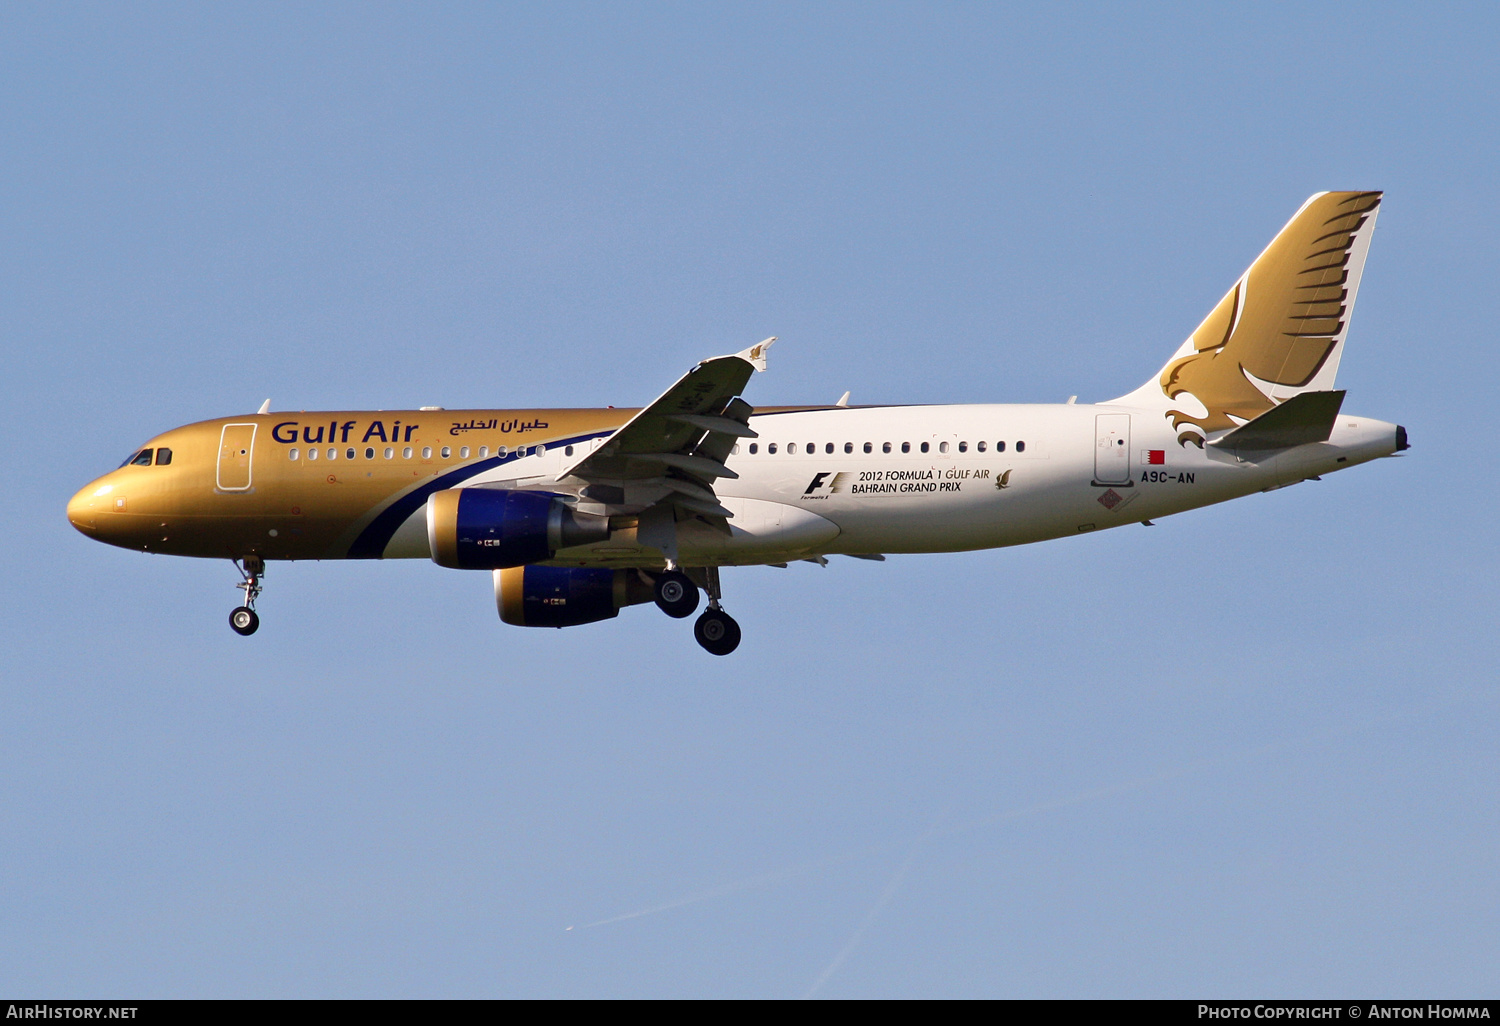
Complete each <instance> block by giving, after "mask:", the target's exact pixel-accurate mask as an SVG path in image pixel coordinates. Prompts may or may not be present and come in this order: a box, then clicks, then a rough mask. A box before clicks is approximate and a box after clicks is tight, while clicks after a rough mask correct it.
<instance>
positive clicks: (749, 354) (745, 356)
mask: <svg viewBox="0 0 1500 1026" xmlns="http://www.w3.org/2000/svg"><path fill="white" fill-rule="evenodd" d="M775 341H776V336H775V335H772V336H771V337H770V338H768V339H766V340H765V341H764V342H757V343H755V345H753V346H751V347H750V348H749V349H745V350H742V351H741V352H738V353H735V354H734V355H735V356H738V357H739V358H740V359H741V360H744V361H745V362H747V363H748V364H750V366H752V367H754V368H755V369H756V370H758V371H763V370H765V369H766V350H767V349H770V348H771V343H772V342H775Z"/></svg>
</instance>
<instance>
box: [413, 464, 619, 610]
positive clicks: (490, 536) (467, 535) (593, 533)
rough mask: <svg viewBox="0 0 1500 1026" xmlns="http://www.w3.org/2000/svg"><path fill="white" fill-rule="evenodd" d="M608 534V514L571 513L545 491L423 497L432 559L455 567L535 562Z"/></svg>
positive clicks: (458, 491) (455, 491) (461, 491)
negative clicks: (425, 504) (560, 550)
mask: <svg viewBox="0 0 1500 1026" xmlns="http://www.w3.org/2000/svg"><path fill="white" fill-rule="evenodd" d="M608 537H609V518H608V517H602V516H595V515H593V514H589V513H578V512H575V511H574V510H572V509H569V508H568V505H567V504H566V503H565V502H563V501H562V499H560V498H559V497H558V496H556V495H552V494H549V493H547V492H522V491H512V490H509V489H502V488H452V489H449V490H447V491H441V492H434V493H433V494H432V495H431V496H430V497H429V498H428V499H427V544H428V546H429V548H430V550H431V552H432V561H433V562H434V563H437V564H438V565H439V566H446V567H451V568H453V569H455V570H498V569H502V568H504V567H512V566H521V565H523V564H525V563H535V562H539V561H541V560H545V559H550V558H551V557H552V554H553V553H554V552H556V551H557V550H558V549H566V548H571V547H572V546H574V545H587V544H589V543H590V542H596V541H604V540H605V539H606V538H608ZM611 615H613V614H611Z"/></svg>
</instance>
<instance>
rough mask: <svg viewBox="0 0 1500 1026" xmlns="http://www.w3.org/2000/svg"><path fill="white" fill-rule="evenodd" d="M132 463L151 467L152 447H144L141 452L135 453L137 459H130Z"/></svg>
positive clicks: (135, 465) (132, 464)
mask: <svg viewBox="0 0 1500 1026" xmlns="http://www.w3.org/2000/svg"><path fill="white" fill-rule="evenodd" d="M130 465H131V466H132V467H149V466H151V450H150V449H142V450H141V451H140V452H138V453H136V454H135V459H133V460H131V461H130Z"/></svg>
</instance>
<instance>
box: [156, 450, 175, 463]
mask: <svg viewBox="0 0 1500 1026" xmlns="http://www.w3.org/2000/svg"><path fill="white" fill-rule="evenodd" d="M171 462H172V450H171V449H158V450H156V465H157V466H158V467H165V466H166V465H167V464H169V463H171Z"/></svg>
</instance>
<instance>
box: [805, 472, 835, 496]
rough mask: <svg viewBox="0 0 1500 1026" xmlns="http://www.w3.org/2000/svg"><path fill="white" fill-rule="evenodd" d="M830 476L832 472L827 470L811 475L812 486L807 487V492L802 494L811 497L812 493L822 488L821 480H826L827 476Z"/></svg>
mask: <svg viewBox="0 0 1500 1026" xmlns="http://www.w3.org/2000/svg"><path fill="white" fill-rule="evenodd" d="M831 474H832V471H828V470H825V471H822V472H820V473H817V474H814V475H813V479H812V484H810V485H808V486H807V490H806V491H805V492H803V493H802V494H803V495H811V494H812V493H813V492H815V491H817V490H818V489H819V488H820V487H821V486H822V484H823V479H824V478H826V477H828V476H830V475H831Z"/></svg>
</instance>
